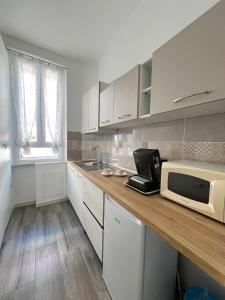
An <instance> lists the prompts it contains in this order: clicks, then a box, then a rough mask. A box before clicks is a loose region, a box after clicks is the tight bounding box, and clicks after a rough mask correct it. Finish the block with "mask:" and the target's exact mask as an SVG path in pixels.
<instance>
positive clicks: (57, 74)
mask: <svg viewBox="0 0 225 300" xmlns="http://www.w3.org/2000/svg"><path fill="white" fill-rule="evenodd" d="M10 61H11V77H12V94H13V100H14V105H15V113H16V131H17V136H16V144H17V145H18V146H20V147H23V148H25V147H30V146H37V147H52V148H57V149H58V150H59V148H60V147H61V146H62V145H63V132H64V131H65V127H64V113H65V112H64V107H65V105H64V104H65V69H64V68H61V67H58V66H55V65H53V64H49V63H45V62H44V61H41V60H38V59H35V58H28V57H27V56H25V55H21V54H17V53H14V52H10Z"/></svg>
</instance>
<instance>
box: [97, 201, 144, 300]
mask: <svg viewBox="0 0 225 300" xmlns="http://www.w3.org/2000/svg"><path fill="white" fill-rule="evenodd" d="M144 237H145V226H144V225H143V223H142V222H141V221H140V220H138V219H137V218H136V217H134V216H133V215H132V214H130V213H129V212H128V211H127V210H125V209H124V208H122V207H121V206H120V205H119V204H117V203H116V202H115V201H113V200H112V199H111V198H110V197H108V196H106V199H105V218H104V246H103V262H104V263H103V278H104V280H105V283H106V285H107V288H108V290H109V292H110V294H111V296H112V298H113V299H114V300H140V299H141V294H142V289H143V272H144V270H143V265H144Z"/></svg>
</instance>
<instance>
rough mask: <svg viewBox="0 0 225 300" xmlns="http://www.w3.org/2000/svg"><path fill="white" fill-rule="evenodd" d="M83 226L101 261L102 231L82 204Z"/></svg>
mask: <svg viewBox="0 0 225 300" xmlns="http://www.w3.org/2000/svg"><path fill="white" fill-rule="evenodd" d="M83 206H84V207H83V218H82V219H83V226H84V229H85V231H86V233H87V235H88V237H89V239H90V241H91V243H92V245H93V247H94V249H95V251H96V253H97V254H98V257H99V258H100V260H101V261H102V239H103V229H102V227H101V226H100V225H99V224H98V222H97V221H96V220H95V218H94V217H93V216H92V214H91V213H90V211H89V210H88V208H87V207H86V206H85V204H83Z"/></svg>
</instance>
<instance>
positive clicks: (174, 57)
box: [118, 1, 225, 115]
mask: <svg viewBox="0 0 225 300" xmlns="http://www.w3.org/2000/svg"><path fill="white" fill-rule="evenodd" d="M224 15H225V1H220V2H219V3H218V4H217V5H215V6H214V7H213V8H211V9H210V10H209V11H207V12H206V13H205V14H204V15H202V16H201V17H200V18H198V19H197V20H196V21H194V22H193V23H192V24H191V25H189V26H188V27H187V28H185V29H184V30H182V31H181V32H180V33H178V34H177V35H176V36H175V37H174V38H172V39H171V40H170V41H168V42H167V43H166V44H165V45H163V46H162V47H161V48H159V49H158V50H156V51H155V53H154V54H153V59H152V97H151V114H158V113H163V112H168V111H172V110H176V109H181V108H186V107H191V106H195V105H198V104H203V103H209V102H210V101H215V100H218V99H222V98H225V84H224V81H225V18H224ZM212 106H213V104H212ZM121 110H122V109H121ZM124 113H125V112H124ZM121 114H122V113H121ZM118 115H119V113H118Z"/></svg>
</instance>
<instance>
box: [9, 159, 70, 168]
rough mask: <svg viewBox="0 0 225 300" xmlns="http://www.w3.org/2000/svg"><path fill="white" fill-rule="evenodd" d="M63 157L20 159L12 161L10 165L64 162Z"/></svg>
mask: <svg viewBox="0 0 225 300" xmlns="http://www.w3.org/2000/svg"><path fill="white" fill-rule="evenodd" d="M65 161H66V160H65V159H54V158H46V159H21V160H17V161H14V162H13V163H12V166H13V167H14V166H29V165H35V164H39V163H57V162H65Z"/></svg>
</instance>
